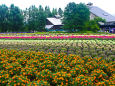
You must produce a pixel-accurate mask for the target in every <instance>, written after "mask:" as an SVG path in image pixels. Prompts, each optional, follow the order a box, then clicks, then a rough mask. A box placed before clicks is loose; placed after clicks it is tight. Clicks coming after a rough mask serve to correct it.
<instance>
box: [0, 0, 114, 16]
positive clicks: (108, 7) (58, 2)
mask: <svg viewBox="0 0 115 86" xmlns="http://www.w3.org/2000/svg"><path fill="white" fill-rule="evenodd" d="M69 2H76V3H80V2H83V3H88V2H92V3H94V5H95V6H98V7H100V8H102V9H103V10H105V11H107V12H109V13H111V14H115V6H114V4H115V1H114V0H0V4H6V5H7V6H10V4H12V3H14V4H15V5H16V6H19V7H20V8H21V9H25V8H28V7H29V6H31V5H36V6H37V7H38V6H39V5H42V6H43V7H44V6H46V5H48V6H50V7H51V8H59V7H61V8H63V9H64V7H65V6H66V5H67V4H68V3H69Z"/></svg>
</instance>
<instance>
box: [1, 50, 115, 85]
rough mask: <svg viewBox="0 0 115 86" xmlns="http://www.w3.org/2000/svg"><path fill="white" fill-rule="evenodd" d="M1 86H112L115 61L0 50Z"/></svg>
mask: <svg viewBox="0 0 115 86" xmlns="http://www.w3.org/2000/svg"><path fill="white" fill-rule="evenodd" d="M0 84H1V85H2V86H98V85H99V86H113V85H114V84H115V61H109V62H108V61H106V60H104V59H103V58H101V57H100V58H92V57H89V56H86V57H79V56H77V55H73V54H70V55H66V54H57V55H56V54H52V53H44V52H35V51H23V50H20V51H19V50H18V51H17V50H13V49H12V50H10V51H9V50H8V49H0Z"/></svg>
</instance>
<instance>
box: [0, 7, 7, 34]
mask: <svg viewBox="0 0 115 86" xmlns="http://www.w3.org/2000/svg"><path fill="white" fill-rule="evenodd" d="M8 16H9V11H8V7H7V6H6V5H0V32H6V31H8V28H9V20H8Z"/></svg>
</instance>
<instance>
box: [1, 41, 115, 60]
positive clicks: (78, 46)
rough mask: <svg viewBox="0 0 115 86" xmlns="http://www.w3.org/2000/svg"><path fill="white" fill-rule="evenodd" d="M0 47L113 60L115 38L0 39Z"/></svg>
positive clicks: (114, 55)
mask: <svg viewBox="0 0 115 86" xmlns="http://www.w3.org/2000/svg"><path fill="white" fill-rule="evenodd" d="M0 49H15V50H30V51H31V50H32V51H43V52H45V53H48V52H51V53H54V54H60V53H65V54H67V55H69V54H76V55H78V56H80V57H83V56H91V57H103V58H105V59H109V60H110V59H111V60H115V40H0Z"/></svg>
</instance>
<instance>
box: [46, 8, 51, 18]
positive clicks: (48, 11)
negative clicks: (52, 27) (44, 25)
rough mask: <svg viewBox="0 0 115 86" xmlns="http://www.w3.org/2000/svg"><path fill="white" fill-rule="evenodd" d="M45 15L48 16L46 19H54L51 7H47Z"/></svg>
mask: <svg viewBox="0 0 115 86" xmlns="http://www.w3.org/2000/svg"><path fill="white" fill-rule="evenodd" d="M45 15H46V17H52V13H51V11H50V8H49V6H46V7H45Z"/></svg>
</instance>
